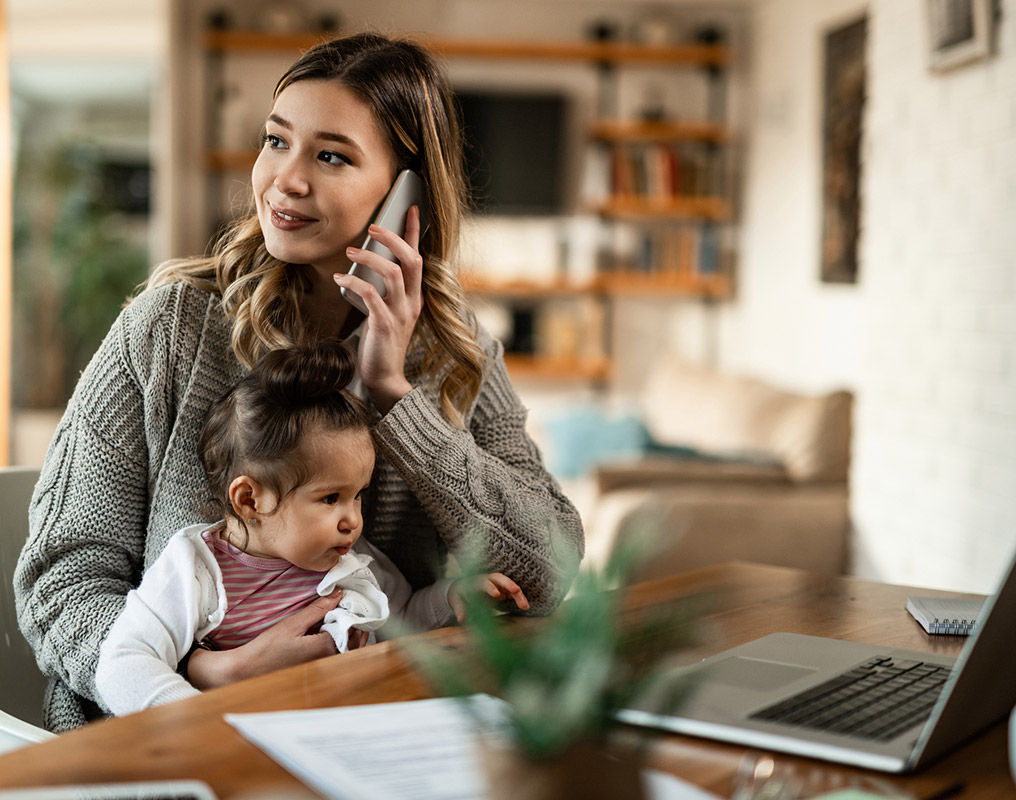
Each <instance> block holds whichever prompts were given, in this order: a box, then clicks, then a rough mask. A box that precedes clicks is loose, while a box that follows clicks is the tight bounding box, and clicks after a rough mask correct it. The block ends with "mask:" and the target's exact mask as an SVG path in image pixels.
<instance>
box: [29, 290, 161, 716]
mask: <svg viewBox="0 0 1016 800" xmlns="http://www.w3.org/2000/svg"><path fill="white" fill-rule="evenodd" d="M158 300H159V303H157V304H155V303H151V302H146V303H140V304H138V303H137V301H135V304H132V305H131V306H128V307H127V308H126V309H125V310H124V311H123V312H122V313H121V315H120V317H119V318H118V319H117V321H116V322H115V323H114V324H113V327H112V328H111V330H110V332H109V333H108V334H107V336H106V338H105V340H104V341H103V342H102V344H101V346H100V347H99V350H98V351H97V352H96V354H95V356H94V357H93V358H92V360H91V362H90V363H89V365H88V367H87V368H86V369H85V371H84V372H83V374H82V376H81V378H80V380H79V381H78V385H77V387H76V389H75V392H74V395H73V396H72V398H71V400H70V402H69V403H68V406H67V410H66V412H65V414H64V416H63V418H62V420H61V422H60V424H59V426H58V427H57V430H56V433H55V435H54V437H53V440H52V442H51V444H50V448H49V452H48V453H47V456H46V460H45V463H44V465H43V468H42V472H41V475H40V479H39V483H38V484H37V486H36V489H35V493H34V495H33V498H32V503H31V506H30V510H29V528H30V533H29V536H28V539H27V541H26V543H25V546H24V548H23V550H22V553H21V556H20V558H19V560H18V565H17V567H16V570H15V575H14V589H15V598H16V605H17V613H18V620H19V624H20V626H21V630H22V632H23V633H24V635H25V637H26V638H27V639H28V641H29V643H30V644H31V645H32V647H33V649H34V651H35V654H36V658H37V660H38V662H39V665H40V667H41V669H42V671H43V672H45V673H46V674H49V675H55V676H57V677H58V678H60V679H61V680H62V682H63V683H64V684H66V685H68V686H69V687H70V688H71V689H72V690H73V691H74V692H75V693H77V694H78V695H81V696H84V697H86V698H89V699H91V700H97V695H96V691H95V667H96V662H97V659H98V653H99V646H100V644H101V643H102V641H103V639H104V638H105V637H106V633H107V632H108V630H109V628H110V626H111V625H112V624H113V621H114V620H115V619H116V617H117V616H118V615H119V613H120V611H121V609H122V608H123V605H124V599H125V597H126V596H127V592H128V591H130V589H132V588H133V587H134V586H135V585H137V583H138V581H139V580H140V576H141V572H142V569H143V563H144V552H145V535H146V527H147V514H148V497H149V488H150V487H149V464H148V449H147V441H148V436H151V435H157V433H158V431H155V430H152V428H153V426H155V427H157V426H159V425H163V426H167V425H168V424H169V423H168V419H169V417H170V413H169V411H168V410H167V408H166V407H165V405H166V403H167V402H168V401H167V400H166V396H167V395H168V394H169V392H168V391H167V390H166V389H165V388H164V387H163V388H162V389H161V390H160V389H159V388H158V387H157V386H154V387H153V386H151V385H150V384H158V383H159V382H160V381H161V382H163V383H168V379H167V378H166V375H165V371H166V367H165V364H164V361H165V357H164V356H165V354H167V353H169V352H170V350H171V348H170V345H169V343H168V341H167V338H168V336H169V333H168V331H167V327H168V326H165V325H162V324H160V318H161V317H162V315H163V313H164V309H165V308H166V307H167V306H168V305H169V299H167V298H166V297H165V296H160V297H159V298H158ZM163 301H165V302H163ZM158 353H162V354H163V357H162V359H161V362H160V357H159V356H157V355H156V354H158ZM159 363H162V367H161V374H160V370H159V369H153V364H155V365H158V364H159ZM50 724H53V725H55V726H59V725H60V724H61V721H60V720H53V721H52V722H51V723H50Z"/></svg>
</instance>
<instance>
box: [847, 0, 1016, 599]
mask: <svg viewBox="0 0 1016 800" xmlns="http://www.w3.org/2000/svg"><path fill="white" fill-rule="evenodd" d="M922 10H923V3H921V2H919V0H907V1H906V2H901V1H900V0H880V1H879V2H875V3H873V4H872V7H871V19H872V25H871V29H870V40H869V47H870V51H869V63H870V71H869V78H870V82H869V85H870V94H869V105H868V110H867V111H868V113H867V117H866V125H867V148H866V163H865V172H866V177H865V181H864V188H865V192H864V197H865V210H864V230H865V234H864V237H863V241H862V259H863V267H862V268H863V273H864V277H863V282H864V285H863V298H864V307H865V316H864V319H865V331H864V337H863V340H864V341H865V342H866V343H867V344H866V346H865V350H864V353H863V356H862V359H861V364H862V369H861V372H860V374H859V376H858V405H857V414H856V436H855V462H854V470H853V476H852V478H853V493H854V500H853V511H854V518H855V524H856V526H857V537H856V555H857V565H856V568H857V570H858V571H859V572H861V573H862V574H871V575H875V576H877V577H880V578H885V579H887V580H893V581H897V582H903V583H918V584H930V585H936V586H947V587H955V588H961V589H970V590H975V591H976V590H980V591H986V590H987V589H988V588H990V584H991V580H992V579H993V578H994V577H995V576H996V574H997V573H998V571H999V569H1000V568H1001V564H1002V562H1004V560H1005V559H1006V558H1007V557H1008V555H1009V552H1010V550H1011V549H1012V547H1013V546H1014V543H1016V524H1014V523H1016V224H1014V223H1013V210H1014V209H1016V79H1014V76H1016V28H1014V27H1013V24H1012V22H1011V20H1008V19H1002V20H1001V27H1000V30H999V36H998V51H997V55H996V56H995V57H994V58H992V59H991V60H990V61H987V62H981V63H976V64H970V65H968V66H966V67H962V68H960V69H957V70H955V71H953V72H949V73H944V74H935V73H931V72H929V71H928V69H927V66H926V64H927V57H926V52H925V37H924V27H923V23H924V19H923V17H922Z"/></svg>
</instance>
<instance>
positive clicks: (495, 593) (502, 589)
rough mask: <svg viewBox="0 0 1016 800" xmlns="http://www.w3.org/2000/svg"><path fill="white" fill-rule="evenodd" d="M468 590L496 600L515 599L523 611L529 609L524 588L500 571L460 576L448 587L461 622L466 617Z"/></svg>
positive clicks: (449, 601)
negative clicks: (466, 576) (465, 576)
mask: <svg viewBox="0 0 1016 800" xmlns="http://www.w3.org/2000/svg"><path fill="white" fill-rule="evenodd" d="M466 592H482V593H483V594H486V595H489V596H490V597H492V598H493V599H494V600H507V599H509V598H511V599H513V600H514V601H515V605H517V606H518V607H519V608H520V609H522V610H523V611H528V610H529V600H527V599H526V596H525V594H523V593H522V589H521V588H520V587H519V585H518V584H517V583H515V581H513V580H512V579H511V578H509V577H507V576H506V575H502V574H501V573H500V572H491V573H488V574H487V575H476V576H475V577H472V578H459V579H458V580H456V581H453V582H452V585H451V586H449V587H448V603H449V604H450V605H451V607H452V610H453V611H454V612H455V618H456V619H457V620H458V621H459V622H464V621H465V619H466V602H465V599H464V597H465V594H466Z"/></svg>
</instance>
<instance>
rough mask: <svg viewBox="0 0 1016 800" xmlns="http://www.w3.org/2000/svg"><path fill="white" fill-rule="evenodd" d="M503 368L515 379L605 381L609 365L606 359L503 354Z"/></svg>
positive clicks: (609, 370)
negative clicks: (505, 367)
mask: <svg viewBox="0 0 1016 800" xmlns="http://www.w3.org/2000/svg"><path fill="white" fill-rule="evenodd" d="M504 363H505V366H507V367H508V372H510V373H511V375H512V377H513V378H516V379H519V378H521V379H529V380H541V381H542V380H584V381H590V380H592V381H606V380H609V378H610V373H611V363H610V360H609V359H606V358H564V357H558V356H540V355H532V356H529V355H520V354H518V353H505V356H504Z"/></svg>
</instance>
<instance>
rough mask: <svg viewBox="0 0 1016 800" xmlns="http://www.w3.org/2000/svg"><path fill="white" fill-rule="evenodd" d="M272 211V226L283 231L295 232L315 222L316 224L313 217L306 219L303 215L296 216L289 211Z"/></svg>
mask: <svg viewBox="0 0 1016 800" xmlns="http://www.w3.org/2000/svg"><path fill="white" fill-rule="evenodd" d="M271 209H272V214H271V217H272V225H274V226H275V227H276V228H278V229H279V230H281V231H295V230H300V229H301V228H306V227H307V226H308V225H310V224H311V223H313V222H316V220H314V219H313V218H311V217H305V216H302V215H301V214H296V213H294V212H292V211H290V210H288V209H281V208H275V207H274V206H272V207H271Z"/></svg>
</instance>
